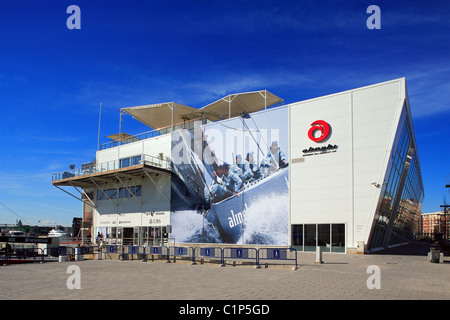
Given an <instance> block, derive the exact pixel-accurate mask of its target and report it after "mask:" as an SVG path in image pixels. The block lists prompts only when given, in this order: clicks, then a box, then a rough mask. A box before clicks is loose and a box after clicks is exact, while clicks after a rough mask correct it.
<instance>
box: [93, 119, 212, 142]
mask: <svg viewBox="0 0 450 320" xmlns="http://www.w3.org/2000/svg"><path fill="white" fill-rule="evenodd" d="M196 121H200V122H201V124H205V123H206V122H207V119H206V118H199V119H193V120H189V121H185V122H183V123H178V124H175V125H173V127H172V126H167V127H163V128H160V129H154V130H150V131H147V132H143V133H139V134H137V135H134V136H131V137H128V138H124V139H120V140H115V141H109V142H106V143H103V144H101V145H100V149H99V150H105V149H109V148H114V147H118V146H122V145H125V144H128V143H133V142H136V141H141V140H145V139H150V138H154V137H158V136H162V135H165V134H168V133H172V131H175V130H178V129H193V128H194V126H195V122H196Z"/></svg>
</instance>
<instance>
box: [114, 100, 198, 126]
mask: <svg viewBox="0 0 450 320" xmlns="http://www.w3.org/2000/svg"><path fill="white" fill-rule="evenodd" d="M122 110H123V111H125V112H126V113H128V114H130V115H131V116H132V117H133V118H135V119H136V120H138V121H140V122H142V123H144V124H145V125H147V126H149V127H150V128H153V129H161V128H165V127H169V126H171V125H172V124H176V123H180V122H183V120H190V119H184V116H185V115H186V114H191V113H194V112H196V111H198V109H196V108H192V107H188V106H185V105H182V104H179V103H175V102H165V103H157V104H149V105H145V106H137V107H130V108H123V109H122Z"/></svg>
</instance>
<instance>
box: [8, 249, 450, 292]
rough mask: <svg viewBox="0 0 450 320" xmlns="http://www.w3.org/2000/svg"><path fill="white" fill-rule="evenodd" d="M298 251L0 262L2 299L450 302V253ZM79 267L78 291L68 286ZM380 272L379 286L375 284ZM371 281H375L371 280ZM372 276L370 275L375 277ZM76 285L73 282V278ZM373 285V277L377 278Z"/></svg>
mask: <svg viewBox="0 0 450 320" xmlns="http://www.w3.org/2000/svg"><path fill="white" fill-rule="evenodd" d="M314 260H315V254H314V253H299V254H298V263H299V269H298V270H295V271H294V270H292V269H291V268H274V267H273V266H269V267H268V268H264V266H263V267H262V268H261V269H255V268H254V267H250V266H236V267H233V266H226V267H219V266H218V265H217V264H204V265H201V264H198V265H190V264H189V263H179V262H177V263H170V264H167V263H165V262H164V261H158V262H156V261H155V262H151V261H148V262H141V261H139V260H134V261H118V260H85V261H78V262H75V261H71V262H62V263H59V262H48V263H43V264H39V263H33V264H21V265H9V266H0V299H1V300H8V299H19V300H42V299H57V300H85V299H87V300H95V299H102V300H140V299H145V300H196V301H197V300H300V299H314V300H335V299H339V300H355V299H356V300H396V299H402V300H405V299H406V300H409V299H414V300H442V299H444V300H449V299H450V258H449V257H447V256H446V257H445V261H444V263H440V264H438V263H430V262H429V261H427V257H426V255H425V256H424V255H393V254H369V255H346V254H326V253H324V254H323V260H324V263H323V264H316V263H314ZM73 265H76V266H79V275H80V277H79V280H80V282H79V283H80V286H81V288H80V289H76V288H75V289H68V286H67V280H68V278H69V277H71V276H73V275H75V274H72V272H70V271H69V273H68V272H67V271H68V267H69V266H73ZM372 265H375V266H378V267H379V270H380V278H379V280H380V284H381V288H380V289H376V288H375V289H369V288H368V286H367V282H368V279H369V277H371V276H373V274H372V272H371V273H368V272H367V271H368V267H369V266H372ZM369 280H370V279H369ZM369 282H370V281H369ZM72 283H75V282H72ZM371 283H373V282H371Z"/></svg>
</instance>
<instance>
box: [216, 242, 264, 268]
mask: <svg viewBox="0 0 450 320" xmlns="http://www.w3.org/2000/svg"><path fill="white" fill-rule="evenodd" d="M229 258H231V259H233V260H234V261H235V260H255V265H256V267H257V268H258V267H259V266H258V250H257V249H256V248H233V247H227V248H223V250H222V264H223V265H225V260H226V259H229Z"/></svg>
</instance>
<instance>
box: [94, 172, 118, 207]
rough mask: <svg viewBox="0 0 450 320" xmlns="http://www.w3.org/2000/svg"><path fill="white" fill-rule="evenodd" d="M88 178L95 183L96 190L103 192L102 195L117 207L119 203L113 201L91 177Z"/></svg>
mask: <svg viewBox="0 0 450 320" xmlns="http://www.w3.org/2000/svg"><path fill="white" fill-rule="evenodd" d="M90 180H91V181H92V183H93V184H95V185H96V186H97V188H98V190H100V191H101V192H102V193H103V195H104V196H105V197H107V198H108V200H110V201H111V202H112V203H113V204H114V205H115V206H116V208H119V205H118V204H117V203H115V202H114V201H113V200H112V199H111V198H110V197H109V196H108V195H107V194H106V193H105V192H103V190H102V189H101V188H100V187H99V186H98V184H97V183H95V181H94V180H93V179H92V178H91V179H90Z"/></svg>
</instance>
